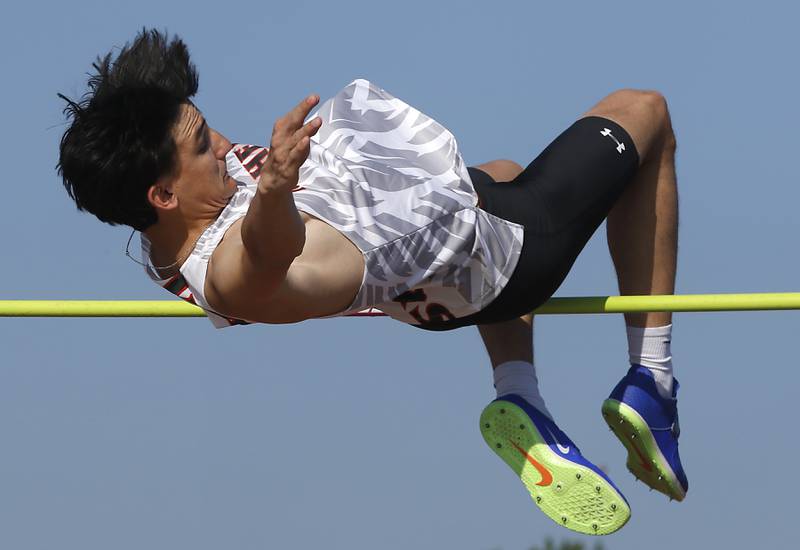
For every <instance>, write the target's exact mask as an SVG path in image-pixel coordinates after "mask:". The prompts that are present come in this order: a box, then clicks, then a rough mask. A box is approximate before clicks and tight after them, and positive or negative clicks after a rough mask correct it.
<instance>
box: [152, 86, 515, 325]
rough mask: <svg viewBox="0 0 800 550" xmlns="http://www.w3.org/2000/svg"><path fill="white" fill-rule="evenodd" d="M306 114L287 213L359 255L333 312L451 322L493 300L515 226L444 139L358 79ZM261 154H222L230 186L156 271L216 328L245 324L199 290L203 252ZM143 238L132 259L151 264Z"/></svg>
mask: <svg viewBox="0 0 800 550" xmlns="http://www.w3.org/2000/svg"><path fill="white" fill-rule="evenodd" d="M312 116H320V117H321V118H322V127H321V128H320V130H319V132H318V133H317V135H316V136H314V138H312V142H311V152H310V154H309V158H308V160H307V161H306V162H305V163H304V164H303V165H302V167H301V168H300V178H299V185H298V187H297V188H296V189H295V190H294V200H295V204H296V206H297V209H298V210H300V211H302V212H306V213H307V214H310V215H311V216H314V217H316V218H319V219H320V220H322V221H324V222H326V223H328V224H329V225H331V226H332V227H334V228H335V229H337V230H338V231H340V232H341V233H342V234H343V235H344V236H346V237H347V238H348V239H349V240H350V241H352V242H353V243H354V244H355V245H356V246H357V247H358V249H359V250H360V251H361V253H362V254H363V256H364V264H365V269H364V277H363V280H362V283H361V287H360V289H359V291H358V294H357V296H356V298H355V300H354V301H353V303H352V304H351V305H350V306H349V307H348V308H347V309H345V310H344V311H342V312H339V313H338V314H337V315H347V314H352V313H356V312H360V311H362V310H365V309H369V308H377V309H378V310H380V311H383V312H384V313H386V314H387V315H389V316H391V317H393V318H395V319H398V320H400V321H404V322H406V323H410V324H414V325H424V324H425V323H426V322H428V321H430V320H444V319H448V318H458V317H464V316H466V315H470V314H472V313H475V312H477V311H480V310H481V309H482V308H484V307H485V306H486V305H488V304H489V303H490V302H491V301H492V300H494V299H495V298H496V297H497V295H498V294H499V293H500V291H501V290H502V289H503V287H504V286H505V284H506V283H507V282H508V280H509V278H510V277H511V274H512V273H513V271H514V268H515V267H516V264H517V261H518V259H519V254H520V251H521V249H522V239H523V230H522V226H521V225H518V224H515V223H512V222H509V221H506V220H503V219H500V218H498V217H496V216H493V215H491V214H489V213H488V212H485V211H483V210H481V209H480V208H478V207H477V202H478V197H477V194H476V193H475V190H474V188H473V185H472V181H471V179H470V177H469V173H468V172H467V168H466V166H465V164H464V162H463V160H462V158H461V155H460V153H459V152H458V146H457V144H456V140H455V138H454V137H453V135H452V134H451V133H450V132H449V131H448V130H447V129H446V128H444V127H443V126H442V125H441V124H439V123H438V122H436V121H435V120H433V119H431V118H429V117H427V116H426V115H424V114H422V113H420V112H419V111H417V110H416V109H414V108H413V107H411V106H409V105H408V104H406V103H404V102H403V101H401V100H399V99H397V98H395V97H393V96H392V95H391V94H389V93H388V92H386V91H384V90H382V89H380V88H378V87H376V86H375V85H373V84H372V83H370V82H368V81H366V80H356V81H354V82H352V83H350V84H349V85H348V86H346V87H345V88H344V89H343V90H342V91H340V92H339V93H338V94H336V95H335V96H334V97H333V98H331V99H329V100H327V101H326V102H325V103H323V104H322V105H321V106H320V108H319V110H318V111H317V113H316V114H315V115H312ZM267 155H268V150H267V149H266V148H264V147H258V146H252V145H236V146H234V148H233V149H232V150H231V151H230V152H229V153H228V155H227V157H226V164H227V170H228V173H229V174H230V176H231V177H233V178H234V179H235V180H236V181H237V182H238V184H239V189H238V191H237V192H236V193H235V194H234V196H233V197H232V198H231V200H230V202H229V203H228V205H227V206H226V207H225V208H224V209H223V211H222V213H221V214H220V216H219V217H218V218H217V220H216V221H215V222H214V223H213V224H212V225H211V226H210V227H209V228H208V229H206V230H205V232H204V233H203V234H202V235H201V237H200V239H199V240H198V241H197V244H196V245H195V247H194V250H193V251H192V253H191V254H190V256H189V258H188V259H187V260H186V262H184V264H183V265H182V266H181V267H180V273H179V274H178V275H176V276H174V277H172V278H170V279H160V278H159V277H158V275H157V274H156V272H155V270H154V269H153V268H152V264H150V265H148V266H147V268H146V270H147V273H148V274H149V275H150V277H151V278H153V279H154V280H155V281H156V282H157V283H159V284H160V285H161V286H163V287H165V288H167V290H169V291H170V292H172V293H174V294H176V295H178V296H180V297H181V298H184V299H185V300H187V301H189V302H191V303H195V304H197V305H198V306H200V307H202V308H203V309H204V310H206V312H207V313H208V316H209V318H210V319H211V321H212V323H213V324H214V326H216V327H218V328H222V327H226V326H231V325H233V324H242V323H246V321H243V320H239V319H230V318H226V317H224V316H221V315H219V314H217V313H216V312H214V311H213V310H212V309H211V308H210V306H209V305H208V303H207V302H206V300H205V296H204V293H203V289H204V285H205V276H206V271H207V268H208V260H209V258H210V257H211V254H212V253H213V252H214V249H215V248H216V246H217V245H218V244H219V242H220V241H221V240H222V237H223V235H224V234H225V231H226V230H227V229H228V227H230V225H231V224H232V223H233V222H234V221H236V220H238V219H239V218H241V217H242V216H244V215H245V214H246V213H247V209H248V208H249V205H250V201H251V200H252V198H253V196H254V194H255V190H256V187H257V180H256V178H257V177H258V174H259V172H260V170H261V166H262V165H263V163H264V160H265V159H266V157H267ZM149 248H150V247H149V242H148V241H147V238H146V237H145V236H144V235H142V256H143V258H145V260H146V261H147V262H148V263H150V255H149Z"/></svg>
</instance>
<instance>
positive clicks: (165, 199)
mask: <svg viewBox="0 0 800 550" xmlns="http://www.w3.org/2000/svg"><path fill="white" fill-rule="evenodd" d="M172 191H173V189H172V185H171V184H166V183H162V182H158V183H156V184H154V185H151V186H150V187H149V188H148V189H147V202H149V203H150V204H152V205H153V207H155V209H156V210H172V209H173V208H177V207H178V197H176V196H175V195H174V194H173V192H172Z"/></svg>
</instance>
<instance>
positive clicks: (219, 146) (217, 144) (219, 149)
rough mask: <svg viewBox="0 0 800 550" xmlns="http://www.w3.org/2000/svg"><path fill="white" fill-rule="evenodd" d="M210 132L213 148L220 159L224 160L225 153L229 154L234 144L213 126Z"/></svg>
mask: <svg viewBox="0 0 800 550" xmlns="http://www.w3.org/2000/svg"><path fill="white" fill-rule="evenodd" d="M208 132H209V134H210V136H211V150H212V151H213V152H214V156H215V157H216V158H218V159H220V160H223V159H224V158H225V155H227V154H228V151H230V150H231V148H232V147H233V144H232V143H231V142H230V140H228V138H226V137H225V136H223V135H222V134H220V133H219V132H217V131H216V130H214V129H213V128H209V129H208Z"/></svg>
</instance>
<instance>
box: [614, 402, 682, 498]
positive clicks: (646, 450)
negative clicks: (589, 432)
mask: <svg viewBox="0 0 800 550" xmlns="http://www.w3.org/2000/svg"><path fill="white" fill-rule="evenodd" d="M602 412H603V418H604V419H605V421H606V423H607V424H608V426H609V428H611V431H612V432H614V435H616V436H617V439H619V440H620V442H621V443H622V444H623V445H624V446H625V449H626V450H627V451H628V460H627V464H626V465H627V467H628V470H630V472H631V473H632V474H633V475H634V476H635V477H636V479H638V480H639V481H641V482H642V483H644V484H645V485H647V486H648V487H650V488H651V489H654V490H656V491H658V492H659V493H664V494H665V495H667V496H668V497H669V498H671V499H674V500H683V499H684V498H685V497H686V491H684V490H683V487H681V484H680V482H679V481H678V478H677V477H676V476H675V473H674V472H673V471H672V468H670V466H669V463H668V462H667V460H666V458H664V455H663V454H662V453H661V450H660V449H659V448H658V444H657V443H656V440H655V438H654V437H653V432H651V431H650V428H649V427H648V426H647V422H645V421H644V419H643V418H642V417H641V416H640V415H639V413H638V412H636V410H635V409H633V408H632V407H630V406H628V405H626V404H625V403H622V402H621V401H617V400H616V399H606V400H605V401H604V402H603V407H602Z"/></svg>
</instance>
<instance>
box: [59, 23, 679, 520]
mask: <svg viewBox="0 0 800 550" xmlns="http://www.w3.org/2000/svg"><path fill="white" fill-rule="evenodd" d="M95 68H96V71H97V72H96V74H95V75H93V76H92V77H91V78H90V80H89V92H88V93H87V94H86V95H85V96H84V98H83V99H82V100H80V101H79V102H74V101H72V100H69V99H67V98H64V99H65V100H66V101H67V102H68V106H67V109H66V112H67V114H68V116H69V117H70V118H71V124H70V126H69V128H68V129H67V130H66V132H65V133H64V136H63V138H62V141H61V148H60V162H59V171H60V173H61V175H62V177H63V181H64V185H65V186H66V189H67V191H68V192H69V195H70V196H71V197H72V198H73V199H74V200H75V202H76V204H77V206H78V208H79V209H81V210H86V211H88V212H91V213H92V214H94V215H95V216H97V217H98V218H99V219H100V220H101V221H104V222H107V223H110V224H125V225H128V226H130V227H132V228H133V229H134V230H138V231H140V232H141V233H142V251H143V256H144V259H145V265H146V270H147V272H148V274H149V275H150V276H151V277H152V278H153V279H154V280H156V281H157V282H158V283H159V284H161V285H162V286H164V287H165V288H167V289H168V290H170V291H171V292H173V293H175V294H177V295H179V296H181V297H182V298H184V299H186V300H188V301H190V302H192V303H196V304H197V305H199V306H200V307H202V308H203V309H204V310H205V311H206V312H207V314H208V316H209V318H210V319H211V320H212V322H213V323H214V325H215V326H217V327H224V326H230V325H235V324H243V323H294V322H299V321H303V320H306V319H314V318H320V317H328V316H336V315H345V314H349V313H354V312H358V311H362V310H364V309H368V308H376V309H379V310H381V311H383V312H384V313H386V314H388V315H389V316H391V317H393V318H395V319H398V320H400V321H403V322H406V323H409V324H412V325H414V326H417V327H420V328H423V329H428V330H450V329H455V328H459V327H465V326H469V325H477V326H478V329H479V331H480V334H481V336H482V338H483V341H484V343H485V345H486V349H487V350H488V353H489V356H490V359H491V362H492V367H493V369H494V385H495V388H496V390H497V399H496V400H495V401H493V402H492V403H490V404H489V405H488V406H487V407H486V409H485V410H484V412H483V414H482V415H481V420H480V422H481V424H480V427H481V431H482V434H483V436H484V438H485V440H486V442H487V444H488V445H489V446H490V447H491V448H492V449H493V450H494V451H495V452H496V453H497V454H498V455H499V456H500V457H501V458H502V459H503V460H504V461H505V462H506V463H508V465H509V466H510V467H511V468H512V469H513V470H514V471H515V472H516V473H517V474H518V475H519V476H520V478H521V480H522V481H523V483H524V484H525V486H526V488H527V489H528V491H529V492H530V494H531V496H532V498H533V499H534V501H535V502H536V504H537V505H538V506H539V507H540V508H541V509H542V511H543V512H544V513H545V514H547V515H548V516H549V517H550V518H551V519H553V520H554V521H556V522H558V523H559V524H561V525H564V526H565V527H567V528H570V529H573V530H576V531H579V532H582V533H587V534H606V533H611V532H613V531H616V530H617V529H619V528H620V527H622V526H623V525H624V524H625V522H626V521H627V520H628V518H629V516H630V509H629V506H628V504H627V501H626V500H625V498H624V497H623V496H622V494H621V493H620V491H619V490H618V489H617V487H616V486H615V485H614V484H613V482H612V481H611V480H610V479H609V478H608V476H607V475H606V474H605V473H604V472H603V471H601V470H600V469H599V468H598V467H597V466H595V465H594V464H592V463H591V462H589V461H588V460H587V459H586V458H584V457H583V456H582V454H581V453H580V451H579V450H578V448H577V447H576V446H575V444H574V443H573V442H572V441H571V440H570V439H569V438H568V437H567V436H566V435H565V434H564V432H562V431H561V430H560V429H559V428H558V427H557V426H556V424H555V423H554V421H553V419H552V416H551V414H550V413H549V411H548V410H547V407H546V406H545V403H544V401H543V399H542V397H541V395H540V394H539V390H538V384H537V378H536V371H535V368H534V364H533V350H532V327H533V317H532V315H531V312H532V311H533V310H534V309H536V307H538V306H539V305H541V304H542V303H543V302H544V301H546V300H547V299H548V298H550V296H551V295H552V294H553V293H554V292H555V291H556V289H557V288H558V287H559V285H560V284H561V282H562V281H563V280H564V278H565V277H566V275H567V273H568V272H569V270H570V268H571V267H572V265H573V263H574V261H575V259H576V257H577V256H578V254H579V253H580V251H581V250H582V249H583V248H584V246H585V245H586V243H587V241H588V240H589V238H590V237H591V236H592V234H593V233H594V232H595V230H596V229H597V228H598V227H599V226H600V225H601V223H602V222H603V220H605V219H606V218H607V235H608V244H609V249H610V251H611V257H612V259H613V262H614V266H615V268H616V272H617V277H618V280H619V290H620V292H621V294H627V295H646V294H672V293H673V292H674V283H675V271H676V256H677V225H678V197H677V186H676V177H675V163H674V158H675V148H676V142H675V136H674V134H673V131H672V126H671V122H670V116H669V113H668V110H667V104H666V102H665V100H664V98H663V97H662V96H661V95H660V94H659V93H657V92H652V91H637V90H620V91H617V92H614V93H612V94H610V95H609V96H607V97H606V98H604V99H602V100H601V101H600V102H599V103H598V104H597V105H595V106H594V107H592V108H591V109H590V110H589V111H587V112H586V113H584V114H583V115H581V116H580V117H579V118H578V119H577V121H576V122H575V123H574V124H572V125H571V126H570V127H569V128H567V129H566V130H565V131H564V132H563V133H562V134H561V135H559V136H558V137H557V138H556V139H555V140H554V141H553V142H552V143H551V144H550V145H549V146H548V147H547V148H546V149H545V150H544V151H543V152H542V153H541V154H540V155H539V156H538V157H536V159H534V160H533V162H531V163H530V164H529V165H528V166H527V168H525V169H523V168H522V167H521V166H519V165H517V164H516V163H514V162H511V161H508V160H496V161H492V162H488V163H485V164H481V165H478V166H476V167H474V168H472V167H470V168H468V167H467V166H466V165H465V164H464V162H463V160H462V158H461V155H460V153H459V152H458V148H457V144H456V141H455V139H454V137H453V136H452V134H450V132H449V131H447V129H445V128H444V127H443V126H441V125H440V124H439V123H437V122H436V121H435V120H433V119H431V118H429V117H427V116H426V115H424V114H422V113H421V112H419V111H418V110H416V109H415V108H413V107H411V106H409V105H408V104H406V103H404V102H403V101H401V100H399V99H397V98H395V97H393V96H392V95H391V94H389V93H388V92H386V91H385V90H382V89H380V88H379V87H377V86H376V85H374V84H372V83H371V82H368V81H366V80H355V81H353V82H351V83H350V84H349V85H347V86H346V87H345V88H344V89H342V90H341V91H340V92H339V93H337V94H336V95H335V96H334V97H333V98H331V99H329V100H327V101H325V102H324V103H323V104H321V105H319V107H318V109H317V111H316V115H315V116H313V117H310V118H309V115H310V113H311V111H312V110H313V109H314V108H315V107H317V106H318V103H319V98H318V97H317V96H315V95H312V96H309V97H307V98H305V99H303V100H302V101H301V102H300V103H299V104H298V105H297V106H296V107H295V108H294V109H292V110H291V112H289V113H288V114H287V115H286V116H284V117H282V118H281V119H279V120H278V121H277V122H276V123H275V126H274V129H273V132H272V137H271V143H270V147H269V148H265V147H258V146H247V145H233V144H231V142H230V141H228V140H227V139H226V138H225V137H224V136H222V135H221V134H220V133H218V132H216V131H215V130H213V129H212V128H211V127H210V126H209V125H208V123H207V122H206V120H205V118H204V117H203V115H202V113H201V112H200V110H198V108H197V107H196V106H195V105H194V104H193V103H192V101H191V98H192V97H193V96H194V94H195V93H196V91H197V87H198V77H197V72H196V70H195V68H194V66H193V65H192V64H191V62H190V60H189V54H188V51H187V49H186V47H185V45H184V44H183V42H182V41H180V40H179V39H177V38H172V39H170V38H168V37H167V36H166V35H165V34H162V33H160V32H157V31H152V30H149V31H148V30H145V31H142V32H141V33H140V34H139V35H138V36H137V37H136V39H135V40H134V42H133V43H132V44H129V45H126V47H125V48H123V49H122V50H121V51H120V52H119V54H118V55H117V56H116V57H115V58H112V55H111V54H110V53H109V54H108V55H106V56H105V57H103V58H101V59H99V60H98V62H97V63H96V64H95ZM62 97H63V96H62ZM625 321H626V325H627V336H628V343H629V354H630V363H631V367H630V369H629V370H628V372H627V374H626V375H625V376H624V377H623V378H622V380H621V381H620V382H619V383H618V384H617V386H616V387H615V388H614V389H613V391H612V392H611V395H610V397H609V398H608V399H606V400H605V401H604V403H603V406H602V412H603V415H604V417H605V418H606V421H607V422H608V423H609V425H610V426H611V427H612V429H613V430H614V433H615V434H616V436H617V437H618V438H619V439H620V440H621V441H622V443H623V444H624V445H625V447H626V449H627V451H628V462H627V465H628V468H629V469H630V470H631V471H632V472H633V474H634V475H636V476H637V477H638V478H640V479H641V480H642V481H644V483H646V484H647V485H649V486H650V487H652V488H653V489H656V490H658V491H660V492H662V493H664V494H666V495H668V496H670V497H671V498H674V499H678V500H682V499H683V498H684V496H685V494H686V490H687V488H688V484H687V481H686V476H685V474H684V472H683V468H682V467H681V462H680V458H679V455H678V435H679V431H678V422H677V407H676V395H677V391H678V384H677V382H676V381H675V380H674V379H673V376H672V357H671V352H670V342H671V329H672V325H671V314H670V313H637V314H626V315H625Z"/></svg>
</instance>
